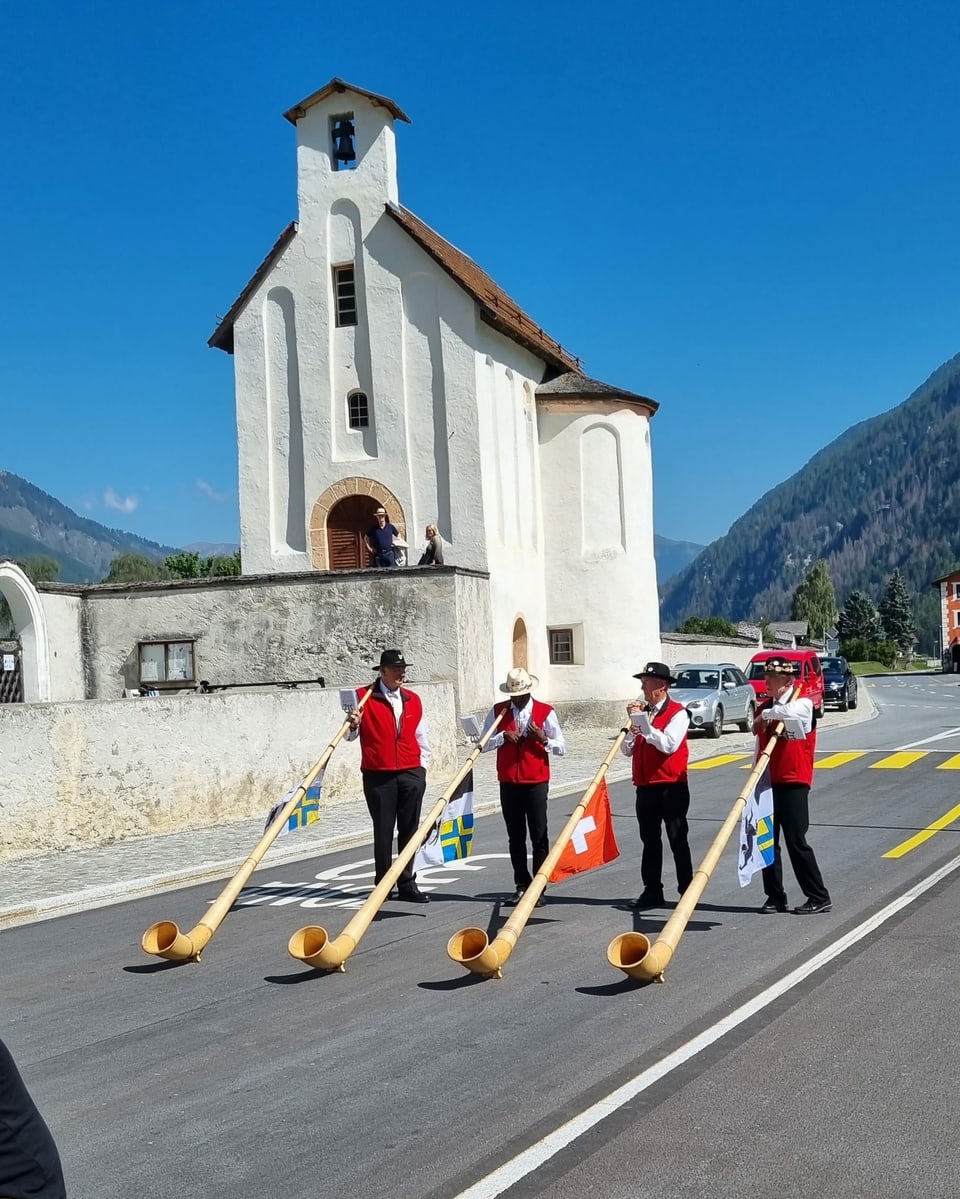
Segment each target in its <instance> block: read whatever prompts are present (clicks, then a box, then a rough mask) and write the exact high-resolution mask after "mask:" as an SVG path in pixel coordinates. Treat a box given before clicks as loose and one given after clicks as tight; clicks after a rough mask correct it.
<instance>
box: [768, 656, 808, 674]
mask: <svg viewBox="0 0 960 1199" xmlns="http://www.w3.org/2000/svg"><path fill="white" fill-rule="evenodd" d="M763 673H764V674H799V673H800V663H799V662H797V661H796V660H795V659H793V658H767V660H766V662H764V664H763Z"/></svg>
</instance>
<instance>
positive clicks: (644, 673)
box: [633, 662, 677, 685]
mask: <svg viewBox="0 0 960 1199" xmlns="http://www.w3.org/2000/svg"><path fill="white" fill-rule="evenodd" d="M633 677H634V678H635V679H663V681H664V682H665V683H667V684H668V685H672V684H673V683H675V682H676V681H677V680H676V679H675V678H674V677H673V675H672V674H671V673H670V667H669V666H668V665H667V664H666V662H648V663H647V664H646V666H644V668H643V670H641V671H640V673H639V674H635V675H634V676H633Z"/></svg>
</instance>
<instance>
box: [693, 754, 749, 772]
mask: <svg viewBox="0 0 960 1199" xmlns="http://www.w3.org/2000/svg"><path fill="white" fill-rule="evenodd" d="M749 757H750V755H749V754H718V755H717V757H715V758H704V759H703V761H702V762H691V763H690V765H689V766H688V767H687V769H688V770H713V768H714V766H727V765H728V764H729V763H730V762H742V761H743V759H744V758H749Z"/></svg>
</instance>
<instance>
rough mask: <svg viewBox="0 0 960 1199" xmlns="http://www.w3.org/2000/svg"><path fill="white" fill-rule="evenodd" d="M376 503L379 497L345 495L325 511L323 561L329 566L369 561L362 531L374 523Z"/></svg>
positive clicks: (355, 565) (349, 567) (357, 566)
mask: <svg viewBox="0 0 960 1199" xmlns="http://www.w3.org/2000/svg"><path fill="white" fill-rule="evenodd" d="M379 507H380V501H379V500H376V499H374V498H373V496H372V495H348V496H347V497H346V498H345V499H342V500H338V501H337V502H336V503H335V504H334V505H333V507H332V508H331V509H330V511H329V513H328V514H327V561H328V562H329V564H330V569H331V570H360V569H361V568H362V567H364V566H369V565H370V554H369V552H368V550H367V547H366V545H365V544H364V541H363V535H364V533H366V531H367V530H368V529H369V528H370V527H371V526H372V525H375V524H376V523H377V519H376V517H375V516H374V513H375V512H376V510H377V509H378V508H379Z"/></svg>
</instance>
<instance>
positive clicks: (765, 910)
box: [760, 899, 787, 916]
mask: <svg viewBox="0 0 960 1199" xmlns="http://www.w3.org/2000/svg"><path fill="white" fill-rule="evenodd" d="M786 910H787V901H786V900H785V899H768V900H767V901H766V903H765V904H764V905H763V907H762V908H761V909H760V915H761V916H769V915H770V913H771V912H785V911H786Z"/></svg>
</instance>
